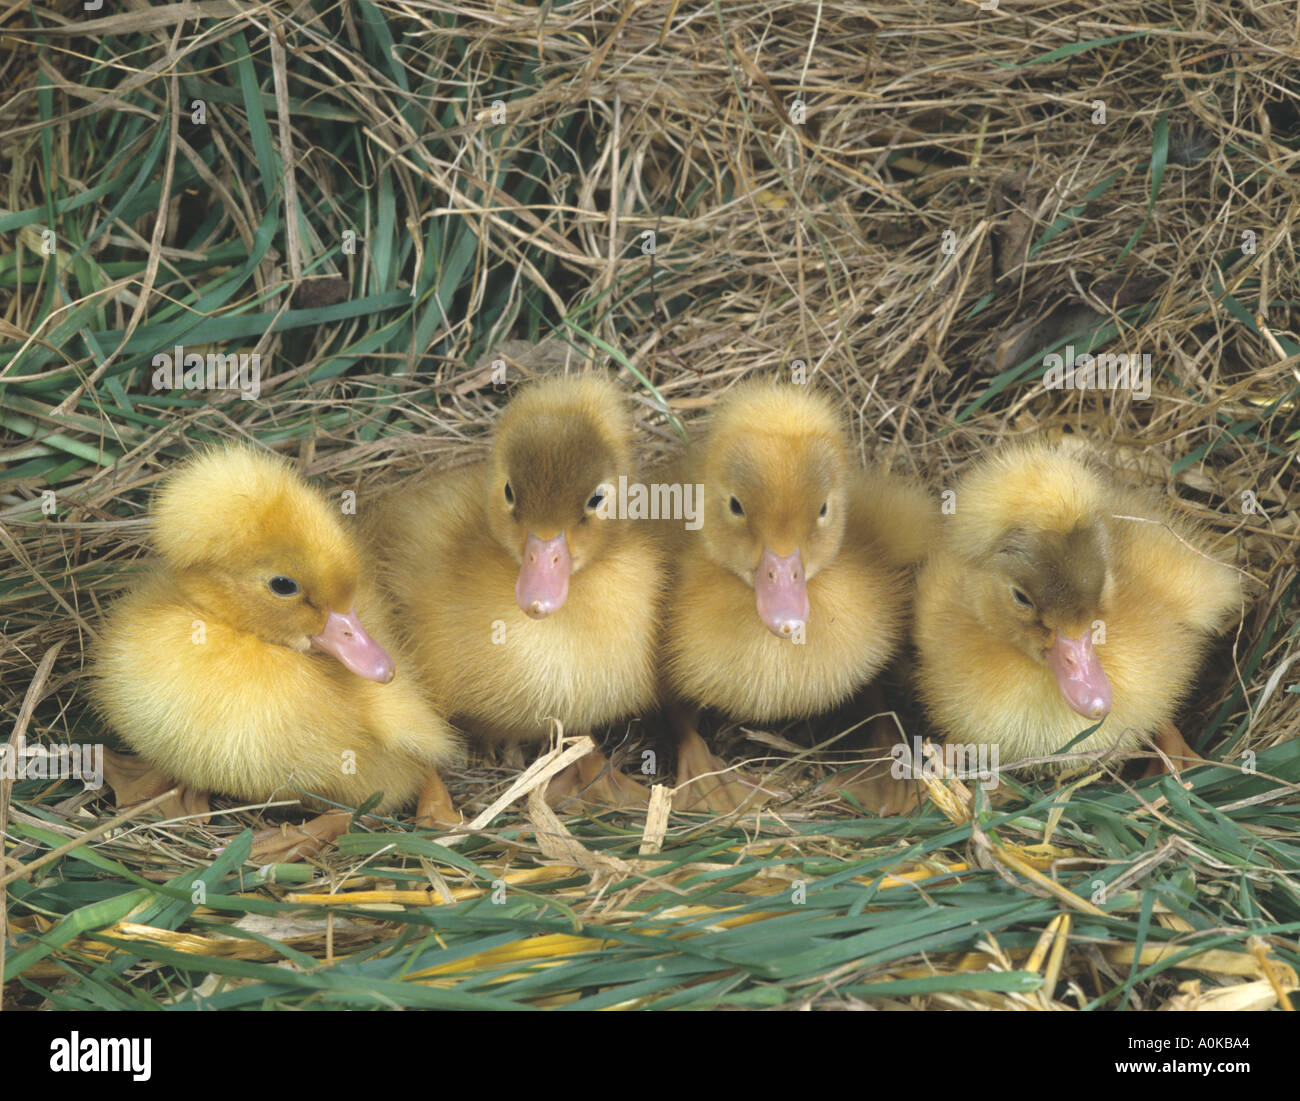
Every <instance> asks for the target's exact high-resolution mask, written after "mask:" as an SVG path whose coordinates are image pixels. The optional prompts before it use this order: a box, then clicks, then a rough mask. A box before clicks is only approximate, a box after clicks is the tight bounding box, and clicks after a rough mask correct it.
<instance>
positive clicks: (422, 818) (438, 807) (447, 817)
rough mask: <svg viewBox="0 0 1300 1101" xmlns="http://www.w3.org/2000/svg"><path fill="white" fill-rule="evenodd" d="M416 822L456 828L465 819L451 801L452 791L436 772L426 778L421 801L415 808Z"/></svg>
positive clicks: (436, 827) (433, 827)
mask: <svg viewBox="0 0 1300 1101" xmlns="http://www.w3.org/2000/svg"><path fill="white" fill-rule="evenodd" d="M415 824H416V825H417V826H425V827H428V828H432V829H455V828H456V827H458V826H461V825H463V824H464V819H463V818H462V817H461V814H460V812H459V811H458V810H457V809H456V807H455V806H454V805H453V803H452V801H451V792H449V791H448V790H447V785H446V784H444V783H443V782H442V777H441V776H439V775H438V774H437V773H436V772H430V773H429V775H428V776H426V777H425V778H424V785H423V786H422V787H421V788H420V802H419V804H418V805H417V806H416V808H415Z"/></svg>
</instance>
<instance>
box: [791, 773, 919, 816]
mask: <svg viewBox="0 0 1300 1101" xmlns="http://www.w3.org/2000/svg"><path fill="white" fill-rule="evenodd" d="M891 770H892V763H891V762H874V763H872V764H866V765H862V766H860V767H858V768H852V769H849V770H848V771H847V772H839V773H836V774H835V775H834V776H828V777H826V779H825V780H823V781H822V782H821V783H820V784H818V785H817V786H816V787H815V788H813V791H815V792H818V793H820V794H827V795H832V794H833V795H839V796H841V797H843V796H844V795H849V796H852V797H853V799H854V800H855V801H856V802H857V803H858V804H859V805H861V806H862V808H863V809H864V810H869V811H871V813H872V814H878V815H880V816H881V817H882V818H886V817H888V816H890V815H899V814H907V813H908V812H909V811H912V810H915V809H916V808H917V807H918V806H919V805H920V802H921V800H920V798H919V796H918V782H917V781H915V780H896V779H895V778H894V777H893V776H892V775H891ZM845 802H848V800H845Z"/></svg>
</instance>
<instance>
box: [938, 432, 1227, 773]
mask: <svg viewBox="0 0 1300 1101" xmlns="http://www.w3.org/2000/svg"><path fill="white" fill-rule="evenodd" d="M955 492H956V498H955V512H954V513H953V514H952V515H950V516H946V517H944V524H943V531H942V537H941V543H940V546H939V549H938V550H937V551H936V553H935V554H934V555H933V556H932V557H931V558H930V559H929V560H928V562H927V563H926V565H925V567H924V569H923V570H922V573H921V575H920V578H919V588H918V596H917V612H916V642H917V646H918V649H919V657H920V661H919V666H918V680H919V684H920V689H921V695H922V698H923V701H924V703H925V705H926V708H927V710H928V712H929V714H930V717H931V718H932V720H933V721H934V723H935V724H936V725H937V726H938V727H939V728H940V729H941V730H943V731H944V732H945V733H946V734H947V735H948V737H949V739H950V740H953V741H956V742H962V743H968V744H971V745H975V744H980V743H983V744H989V745H997V746H998V749H999V755H1000V758H1001V763H1002V764H1003V765H1006V764H1009V763H1011V762H1012V761H1015V760H1019V759H1023V758H1026V757H1042V756H1046V755H1048V754H1051V753H1053V752H1054V751H1056V750H1059V749H1061V748H1062V747H1064V746H1065V745H1066V744H1067V743H1069V742H1070V741H1072V740H1073V739H1074V738H1075V737H1076V736H1077V735H1078V734H1079V733H1081V732H1082V731H1083V730H1085V729H1087V727H1089V726H1091V725H1092V724H1093V723H1094V722H1096V721H1097V720H1098V719H1100V718H1101V717H1102V716H1103V715H1104V716H1105V721H1104V722H1103V723H1102V726H1101V727H1100V729H1099V730H1097V732H1096V733H1095V734H1093V735H1092V736H1091V737H1090V738H1088V739H1087V740H1086V741H1084V742H1081V743H1080V744H1079V745H1077V746H1075V747H1074V749H1073V750H1072V751H1071V752H1072V753H1073V752H1084V751H1089V750H1097V749H1118V750H1119V751H1121V752H1124V751H1131V750H1133V749H1135V748H1137V746H1138V745H1139V744H1140V742H1141V740H1142V738H1143V737H1144V736H1147V735H1153V734H1155V733H1157V732H1158V731H1159V730H1160V728H1162V727H1164V726H1165V725H1166V724H1168V723H1169V722H1170V721H1171V719H1172V718H1173V716H1174V713H1175V711H1176V710H1177V707H1178V704H1179V702H1180V701H1181V700H1182V698H1183V697H1184V695H1185V694H1186V691H1187V689H1188V687H1189V685H1190V683H1191V679H1192V677H1193V675H1194V674H1195V672H1196V669H1197V667H1198V666H1199V664H1200V661H1201V658H1202V656H1203V654H1204V650H1205V647H1206V645H1207V643H1208V642H1209V640H1210V639H1211V638H1212V637H1213V636H1214V635H1215V634H1217V633H1219V632H1220V631H1221V630H1222V629H1223V628H1224V627H1225V626H1226V624H1227V623H1228V622H1229V621H1230V619H1231V618H1232V617H1233V615H1234V613H1235V612H1236V611H1237V609H1238V607H1239V604H1240V599H1241V592H1240V583H1239V581H1238V577H1237V574H1236V573H1235V572H1234V571H1233V570H1232V569H1230V568H1229V567H1228V566H1226V565H1224V564H1223V563H1222V562H1220V561H1218V560H1217V559H1216V558H1213V557H1211V556H1210V555H1209V554H1207V553H1206V551H1205V550H1204V543H1205V539H1204V538H1203V537H1202V535H1201V534H1200V533H1198V532H1196V531H1195V530H1193V529H1192V528H1191V527H1190V526H1189V525H1187V524H1185V523H1183V522H1181V521H1179V520H1176V519H1175V518H1174V516H1173V515H1172V514H1171V513H1170V511H1169V509H1168V508H1167V507H1166V506H1165V505H1164V503H1163V502H1161V501H1159V500H1158V499H1156V498H1154V497H1151V496H1148V495H1146V494H1144V493H1140V492H1136V491H1133V490H1130V489H1127V488H1125V487H1123V486H1121V485H1120V484H1119V483H1118V482H1117V481H1116V480H1115V478H1114V477H1113V476H1112V475H1110V474H1109V473H1108V472H1106V471H1105V470H1104V469H1103V468H1102V467H1101V466H1100V465H1099V463H1098V462H1097V461H1096V460H1095V459H1094V458H1092V457H1090V456H1089V455H1087V454H1086V452H1084V451H1082V450H1080V449H1079V448H1077V447H1060V448H1053V447H1048V446H1046V445H1043V444H1031V445H1022V446H1018V447H1014V448H1009V449H1008V450H1006V451H1005V452H1004V453H1003V454H1001V455H998V456H996V457H995V458H993V459H990V460H987V461H985V462H984V463H981V464H980V465H978V466H977V467H975V468H974V469H972V470H971V471H970V472H969V473H968V474H966V475H965V476H964V477H963V478H962V479H961V480H960V481H959V482H958V483H957V485H956V488H955Z"/></svg>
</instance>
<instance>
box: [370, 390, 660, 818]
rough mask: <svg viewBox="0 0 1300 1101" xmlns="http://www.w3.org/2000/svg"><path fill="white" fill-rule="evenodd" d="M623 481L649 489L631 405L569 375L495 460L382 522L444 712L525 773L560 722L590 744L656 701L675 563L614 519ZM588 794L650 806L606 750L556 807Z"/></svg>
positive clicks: (566, 786) (535, 394)
mask: <svg viewBox="0 0 1300 1101" xmlns="http://www.w3.org/2000/svg"><path fill="white" fill-rule="evenodd" d="M620 477H625V478H628V479H629V480H632V481H635V479H636V470H635V461H634V456H633V421H632V416H631V413H630V410H629V408H628V402H627V399H626V397H625V395H624V393H623V391H622V390H621V389H620V388H619V387H618V386H617V385H616V384H615V383H614V382H612V381H610V380H609V379H607V378H604V377H602V376H599V375H595V374H584V375H572V376H568V377H563V376H556V377H551V378H548V379H546V380H544V381H541V382H538V383H534V384H532V385H529V386H527V387H525V388H523V389H522V390H520V392H519V393H518V394H517V395H516V396H514V398H513V399H512V400H511V401H510V402H509V404H508V405H507V407H506V409H505V410H504V412H503V413H502V414H501V417H500V419H499V420H498V422H497V425H496V430H495V432H494V434H493V439H492V444H491V453H490V455H489V457H488V458H487V460H486V461H482V462H478V463H475V464H473V465H470V466H466V467H462V468H460V469H456V470H452V471H450V472H446V473H437V474H434V475H432V476H424V477H422V478H419V479H417V480H416V482H415V483H414V484H408V485H406V486H403V487H400V488H398V489H397V490H396V491H395V492H392V493H390V494H388V495H387V496H386V497H385V498H384V499H383V500H382V501H381V502H380V503H379V504H378V506H377V507H376V508H375V509H373V510H371V518H370V520H369V523H368V525H367V529H366V530H367V531H368V539H369V543H370V545H371V546H372V547H373V548H374V553H375V554H376V555H377V556H378V557H379V558H380V559H381V560H382V562H383V566H384V579H385V584H386V585H387V587H388V589H389V591H390V592H391V593H392V594H393V597H394V600H395V601H396V602H397V604H398V605H399V606H400V608H401V622H402V624H403V628H404V632H405V633H404V636H403V640H404V642H405V644H406V645H407V647H408V648H409V651H410V654H411V657H412V661H413V668H414V670H415V671H416V675H417V676H418V677H419V679H420V681H421V683H422V685H423V686H424V687H425V689H426V690H427V692H428V694H429V698H430V699H431V700H432V701H433V705H434V707H435V709H436V710H438V711H439V712H440V713H443V714H446V715H448V716H449V717H450V718H451V719H452V721H453V722H455V723H456V724H457V725H458V726H460V727H461V728H462V729H464V730H466V731H468V732H469V733H471V734H473V735H474V736H476V737H477V738H479V739H480V740H481V741H483V742H485V743H488V744H492V745H495V746H498V747H501V748H504V749H505V751H506V757H507V759H508V760H511V761H513V762H516V763H520V753H521V748H522V746H524V745H526V744H528V743H537V742H541V741H543V740H545V739H546V738H547V737H548V735H549V734H550V732H551V729H552V725H553V724H552V722H551V720H552V719H558V720H559V721H560V723H561V724H562V725H563V728H564V730H565V732H566V733H586V732H590V731H592V730H593V729H594V728H597V727H600V726H604V725H606V724H609V723H612V722H615V721H617V720H619V719H622V718H625V717H628V716H630V715H635V714H637V713H639V712H641V711H643V710H644V709H646V708H647V707H649V706H650V705H651V704H652V702H653V700H654V695H655V662H654V647H655V640H656V633H657V630H658V621H657V604H658V599H659V593H660V590H661V588H662V585H663V563H662V555H661V552H660V550H659V548H658V545H657V542H656V540H655V538H654V534H653V532H652V531H650V530H649V525H647V524H644V523H638V522H636V521H635V520H631V519H626V518H620V517H619V516H617V515H616V513H617V512H618V511H619V510H618V508H617V507H616V506H617V502H616V501H615V500H614V487H615V486H617V485H618V484H619V479H620ZM575 788H581V789H582V792H583V798H585V799H586V800H587V801H589V802H593V803H597V804H607V805H614V806H625V805H636V804H644V803H645V801H646V798H647V792H646V789H645V788H644V787H642V786H641V785H640V784H638V783H636V782H635V781H633V780H631V779H630V778H628V777H625V776H622V775H620V774H619V773H617V772H616V771H614V770H613V769H612V768H611V766H610V764H609V762H608V761H607V760H606V759H605V757H604V755H603V754H601V753H600V752H599V751H598V752H596V753H593V754H589V755H588V756H587V757H585V758H583V759H582V761H580V762H579V763H578V764H577V765H576V766H573V768H571V769H570V770H569V771H568V774H567V775H565V774H561V776H559V777H556V778H555V779H554V780H552V782H551V785H550V790H549V792H548V795H549V797H550V798H552V800H553V801H558V800H561V799H562V798H564V797H567V796H568V795H570V794H572V793H573V791H574V789H575Z"/></svg>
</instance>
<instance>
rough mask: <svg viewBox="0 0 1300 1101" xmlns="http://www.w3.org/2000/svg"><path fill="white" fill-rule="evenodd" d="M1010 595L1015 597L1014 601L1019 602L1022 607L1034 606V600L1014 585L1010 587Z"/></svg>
mask: <svg viewBox="0 0 1300 1101" xmlns="http://www.w3.org/2000/svg"><path fill="white" fill-rule="evenodd" d="M1011 595H1012V596H1013V597H1015V599H1016V603H1017V604H1019V605H1020V606H1021V607H1022V608H1032V607H1033V606H1034V602H1033V601H1032V600H1030V599H1029V597H1027V596H1026V595H1025V594H1024V593H1022V592H1021V591H1020V590H1019V589H1017V588H1016V587H1015V586H1014V585H1013V586H1012V587H1011Z"/></svg>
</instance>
